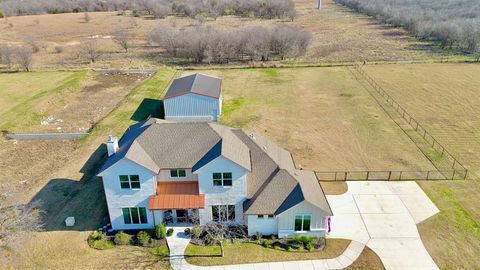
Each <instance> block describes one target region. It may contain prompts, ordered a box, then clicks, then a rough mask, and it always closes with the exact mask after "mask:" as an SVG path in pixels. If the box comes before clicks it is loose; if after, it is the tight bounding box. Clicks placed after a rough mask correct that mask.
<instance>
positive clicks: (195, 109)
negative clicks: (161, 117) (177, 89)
mask: <svg viewBox="0 0 480 270" xmlns="http://www.w3.org/2000/svg"><path fill="white" fill-rule="evenodd" d="M164 108H165V119H166V120H170V121H178V122H181V121H187V122H195V121H218V120H219V119H220V114H221V112H222V97H221V96H220V98H214V97H208V96H202V95H198V94H193V93H190V94H185V95H180V96H176V97H171V98H167V99H165V100H164Z"/></svg>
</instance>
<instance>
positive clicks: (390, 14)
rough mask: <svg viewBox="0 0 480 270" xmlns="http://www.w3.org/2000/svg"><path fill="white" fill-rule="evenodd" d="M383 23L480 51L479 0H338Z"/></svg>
mask: <svg viewBox="0 0 480 270" xmlns="http://www.w3.org/2000/svg"><path fill="white" fill-rule="evenodd" d="M336 1H337V2H338V3H340V4H342V5H345V6H347V7H349V8H352V9H354V10H356V11H359V12H362V13H365V14H367V15H369V16H373V17H375V18H377V19H379V20H381V21H382V22H383V23H387V24H390V25H393V26H398V27H400V26H401V27H405V28H406V29H407V30H408V31H409V32H411V33H412V34H413V35H415V36H416V37H417V38H420V39H432V40H435V41H438V42H439V43H440V45H441V46H442V47H444V48H448V49H452V48H455V49H461V50H467V51H469V52H474V53H477V54H480V3H479V1H478V0H456V1H451V0H361V1H360V0H336Z"/></svg>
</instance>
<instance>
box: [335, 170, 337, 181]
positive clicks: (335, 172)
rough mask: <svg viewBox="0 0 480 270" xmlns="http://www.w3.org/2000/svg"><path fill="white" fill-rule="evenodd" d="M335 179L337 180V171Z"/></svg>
mask: <svg viewBox="0 0 480 270" xmlns="http://www.w3.org/2000/svg"><path fill="white" fill-rule="evenodd" d="M335 181H337V172H335Z"/></svg>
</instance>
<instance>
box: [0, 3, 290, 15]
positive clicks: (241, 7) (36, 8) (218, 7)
mask: <svg viewBox="0 0 480 270" xmlns="http://www.w3.org/2000/svg"><path fill="white" fill-rule="evenodd" d="M126 10H131V11H132V12H133V14H134V15H135V16H142V15H149V16H154V17H156V18H163V17H165V16H167V15H180V16H189V17H192V18H193V17H196V16H206V17H213V18H217V17H219V16H224V15H236V16H242V17H257V18H266V19H272V18H289V19H293V18H294V17H295V5H294V3H293V1H292V0H241V1H238V0H42V1H38V0H22V1H18V0H3V1H2V0H0V11H2V12H3V13H4V14H5V15H6V16H22V15H35V14H57V13H70V12H94V11H126Z"/></svg>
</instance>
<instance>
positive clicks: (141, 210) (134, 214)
mask: <svg viewBox="0 0 480 270" xmlns="http://www.w3.org/2000/svg"><path fill="white" fill-rule="evenodd" d="M122 213H123V222H124V223H125V224H146V223H148V221H147V210H146V209H145V207H131V208H122Z"/></svg>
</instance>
